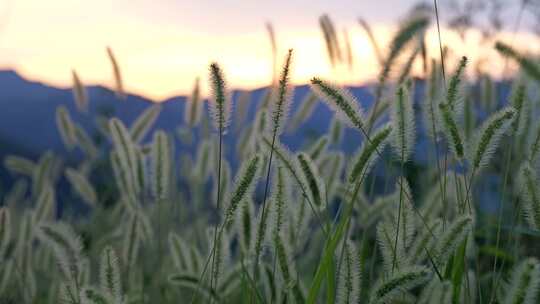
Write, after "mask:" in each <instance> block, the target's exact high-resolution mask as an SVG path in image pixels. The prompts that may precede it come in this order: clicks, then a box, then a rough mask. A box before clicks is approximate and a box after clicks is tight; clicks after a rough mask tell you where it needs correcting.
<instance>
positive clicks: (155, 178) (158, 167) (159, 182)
mask: <svg viewBox="0 0 540 304" xmlns="http://www.w3.org/2000/svg"><path fill="white" fill-rule="evenodd" d="M151 164H152V166H151V168H152V169H151V174H152V192H153V194H154V197H155V198H157V199H158V200H163V199H166V198H168V197H169V194H170V180H171V178H170V177H171V175H172V170H171V169H172V156H171V146H170V142H169V139H168V138H167V134H166V133H165V132H163V131H157V132H156V133H154V139H153V142H152V154H151Z"/></svg>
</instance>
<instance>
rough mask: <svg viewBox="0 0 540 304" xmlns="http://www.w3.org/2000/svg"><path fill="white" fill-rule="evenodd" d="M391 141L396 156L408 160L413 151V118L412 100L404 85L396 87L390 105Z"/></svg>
mask: <svg viewBox="0 0 540 304" xmlns="http://www.w3.org/2000/svg"><path fill="white" fill-rule="evenodd" d="M391 109H392V111H391V121H392V129H393V132H392V141H391V144H392V146H393V147H394V152H395V155H396V157H397V158H398V159H399V160H400V161H408V160H409V159H410V157H411V155H412V153H413V151H414V141H415V130H416V125H415V120H414V112H413V106H412V100H411V97H410V96H409V92H408V89H407V88H406V87H405V86H401V87H399V88H398V91H397V93H396V99H395V101H394V102H393V103H392V107H391Z"/></svg>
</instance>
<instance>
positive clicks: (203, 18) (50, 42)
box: [0, 0, 540, 100]
mask: <svg viewBox="0 0 540 304" xmlns="http://www.w3.org/2000/svg"><path fill="white" fill-rule="evenodd" d="M416 2H417V1H409V0H407V1H405V0H399V1H397V0H394V1H391V0H379V1H377V2H376V4H373V3H374V2H373V1H367V0H366V1H358V0H354V1H353V0H335V1H328V0H311V1H306V0H302V1H285V0H274V1H265V2H260V1H246V0H233V1H230V0H229V1H211V0H196V1H186V0H131V1H127V0H92V1H84V0H48V1H43V0H1V1H0V68H2V69H16V70H17V71H18V72H19V73H21V74H22V75H23V76H25V77H27V78H29V79H32V80H39V81H43V82H46V83H49V84H52V85H58V86H70V84H71V69H75V70H77V72H78V74H79V76H80V78H81V79H82V80H83V82H85V83H86V84H96V83H99V84H105V85H110V84H111V83H112V73H111V67H110V64H109V61H108V59H107V54H106V51H105V48H106V47H107V46H111V47H112V49H113V50H114V52H115V54H116V57H117V59H118V61H119V64H120V67H121V69H122V74H123V77H124V82H125V86H126V88H127V90H128V91H130V92H133V93H138V94H142V95H145V96H148V97H150V98H153V99H154V100H161V99H164V98H166V97H169V96H172V95H175V94H185V93H187V92H189V91H190V90H191V87H192V85H193V82H194V79H195V78H196V77H197V76H200V77H201V78H202V79H206V77H207V66H208V64H209V63H210V62H211V61H218V62H220V63H221V64H222V66H223V68H224V70H225V73H226V75H227V78H228V81H229V83H230V85H231V86H232V87H236V88H243V87H245V88H252V87H257V86H263V85H266V84H268V83H269V82H270V81H271V77H272V71H271V70H272V68H271V63H272V60H271V49H270V43H269V39H268V35H267V32H266V29H265V22H267V21H270V22H272V24H273V25H274V27H275V31H276V36H277V44H278V49H279V52H280V54H284V52H285V51H286V50H287V49H288V48H294V49H295V72H294V74H293V81H294V82H296V83H302V82H305V81H307V80H308V79H309V78H310V77H312V76H314V75H319V76H323V77H327V78H332V79H334V80H336V81H339V82H341V83H348V84H360V83H362V82H364V81H367V80H371V79H373V78H374V76H375V75H376V73H377V70H378V65H377V63H376V60H375V59H374V55H373V52H372V49H371V46H370V44H369V43H368V40H367V38H366V36H365V34H364V32H363V31H362V30H361V28H360V27H359V26H358V23H357V18H358V17H360V16H362V17H364V18H365V19H366V20H368V21H369V22H370V24H371V25H372V27H373V28H374V31H375V34H376V36H377V39H378V40H379V41H380V43H381V45H382V46H385V45H386V43H387V42H388V40H389V38H390V37H391V34H392V33H393V31H395V29H396V26H397V23H398V22H399V20H400V18H401V17H402V16H403V15H404V14H405V13H406V12H407V10H408V9H409V8H410V6H411V5H412V4H414V3H416ZM517 12H518V9H517V8H516V9H513V10H507V11H506V13H505V18H508V19H510V20H514V19H515V18H516V16H517ZM324 13H327V14H329V16H330V17H331V18H332V20H333V21H334V22H335V24H336V27H337V29H338V30H339V31H340V33H341V31H342V30H344V29H347V30H348V31H349V35H350V37H351V43H352V49H353V53H354V56H355V66H354V69H353V71H352V72H351V71H348V69H346V68H345V67H341V68H338V69H337V70H335V71H332V70H331V68H330V65H329V63H328V59H327V54H326V48H325V45H324V42H323V40H322V35H321V32H320V29H319V26H318V17H319V16H321V15H322V14H324ZM444 14H445V12H444V11H442V12H441V15H442V17H443V18H444ZM442 36H443V43H444V44H447V45H451V46H452V48H453V49H454V50H456V52H460V54H455V55H459V56H461V55H463V54H467V55H468V56H469V57H471V59H472V60H473V61H474V60H475V59H478V58H479V57H480V56H479V55H480V53H482V54H483V55H490V54H491V53H492V52H491V51H488V52H486V48H483V47H482V46H480V43H479V41H480V33H479V32H478V31H471V32H470V33H469V35H467V37H466V38H467V39H466V40H465V41H462V40H461V39H460V38H459V36H458V35H457V34H456V33H454V32H451V31H449V30H446V29H443V32H442ZM500 38H501V39H505V40H507V41H512V39H513V38H512V34H511V31H507V32H504V33H502V34H501V37H500ZM537 40H538V39H537V38H536V36H534V35H533V34H532V33H528V32H527V30H526V26H524V27H522V29H521V30H520V31H519V33H518V35H517V36H516V38H515V41H517V42H523V41H527V44H526V45H521V44H520V45H518V47H520V48H523V49H524V50H527V51H531V52H534V51H538V50H540V46H539V43H538V41H537ZM437 41H438V40H437V35H436V32H435V31H434V28H433V27H432V28H431V29H430V31H429V33H428V43H429V48H430V50H431V52H430V56H436V55H437V52H436V50H437V47H438V46H437ZM491 55H494V56H493V58H496V59H493V60H492V61H490V69H498V67H499V68H500V67H502V61H501V60H500V59H498V57H497V56H496V54H491ZM280 57H282V56H280Z"/></svg>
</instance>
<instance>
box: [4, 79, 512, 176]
mask: <svg viewBox="0 0 540 304" xmlns="http://www.w3.org/2000/svg"><path fill="white" fill-rule="evenodd" d="M424 87H425V85H424V82H423V81H418V82H417V84H416V86H415V92H414V96H415V97H414V100H415V104H416V109H417V117H418V119H419V120H420V111H418V109H419V107H418V103H419V101H420V100H421V97H422V96H423V92H424ZM0 88H2V91H1V92H0V104H1V105H0V109H1V110H0V158H1V159H3V158H4V157H5V156H6V155H8V154H17V155H21V156H25V157H29V158H32V159H36V158H37V157H38V156H39V155H41V154H43V153H44V152H45V151H47V150H51V151H53V152H54V153H55V154H57V155H59V156H62V157H63V158H64V159H65V160H66V161H67V162H70V160H71V161H72V162H73V161H76V159H77V157H80V154H79V155H77V153H74V152H69V151H67V150H66V148H65V147H64V145H63V143H62V141H61V138H60V134H59V132H58V130H57V128H56V121H55V111H56V108H57V107H58V106H60V105H63V106H65V107H67V109H68V110H69V112H70V114H71V116H72V119H73V120H74V121H75V122H77V123H79V124H81V125H82V126H83V127H84V128H85V129H86V130H87V132H88V133H89V134H91V135H92V134H99V132H98V131H97V129H96V123H95V119H96V116H97V115H96V114H98V113H101V114H104V113H106V114H107V115H109V116H115V117H118V118H120V119H121V120H122V121H123V122H124V123H126V124H127V125H128V126H129V125H130V124H131V123H132V122H133V121H134V120H135V119H136V118H137V117H138V115H140V113H142V112H143V111H144V110H145V109H146V108H148V107H149V106H151V105H152V104H153V103H152V102H151V101H150V100H148V99H146V98H144V97H141V96H137V95H132V94H128V96H127V98H126V100H119V99H118V98H116V97H115V94H114V92H113V91H111V90H110V89H108V88H105V87H102V86H89V87H87V88H86V89H87V93H88V97H89V109H88V112H87V113H80V112H78V111H77V110H76V107H75V103H74V101H73V96H72V92H71V90H70V89H61V88H56V87H52V86H47V85H44V84H42V83H38V82H31V81H28V80H26V79H24V78H22V77H21V76H20V75H18V74H17V73H16V72H14V71H10V70H4V71H0ZM349 89H350V91H351V92H352V93H353V95H355V96H356V97H357V99H358V100H359V102H360V103H361V104H362V105H361V106H362V107H363V108H369V107H370V105H371V103H372V102H373V96H372V94H371V93H370V92H371V88H370V86H361V87H350V88H349ZM498 89H499V91H500V92H499V94H498V99H499V100H502V101H504V100H506V97H507V95H508V92H509V91H510V90H509V87H508V85H499V86H498ZM308 91H309V87H308V86H306V85H304V86H298V87H296V88H295V91H294V97H293V102H292V106H291V110H290V112H291V113H294V112H296V111H297V110H298V108H299V105H300V103H301V100H302V99H303V98H304V97H305V96H306V94H307V93H308ZM264 92H265V88H260V89H256V90H253V91H252V92H251V102H250V104H249V109H248V115H247V120H248V122H249V121H253V119H254V117H255V111H256V109H257V107H258V105H259V103H260V102H261V100H262V99H263V96H264ZM238 95H239V92H238V91H235V92H233V100H236V99H237V97H238ZM185 101H186V97H185V96H177V97H173V98H169V99H167V100H165V101H163V102H162V103H161V105H162V111H161V113H160V115H159V117H158V119H157V121H156V124H155V126H154V129H163V130H165V131H167V132H169V133H175V131H176V129H177V128H178V127H179V126H182V125H183V124H184V122H183V116H184V108H185ZM478 114H479V116H480V117H482V116H483V115H482V113H478ZM332 115H333V114H332V112H331V110H330V109H329V108H328V107H327V106H326V105H325V104H323V103H319V104H317V105H316V106H315V109H314V111H313V113H312V115H311V116H310V117H309V119H307V121H305V123H303V124H302V125H301V126H300V127H299V128H298V129H297V130H296V131H295V132H293V133H285V134H283V135H282V137H281V141H282V142H283V143H284V144H285V145H286V146H288V147H289V148H290V149H291V150H293V151H295V150H297V149H299V148H301V147H303V146H305V145H306V144H307V143H310V142H312V141H313V140H314V139H316V138H317V137H318V136H320V135H321V134H324V133H326V131H327V129H328V128H329V125H330V122H331V118H332ZM417 125H418V128H417V132H418V136H417V146H416V153H415V154H414V155H415V156H414V157H415V161H416V162H419V163H422V162H425V161H426V158H427V152H426V147H427V141H426V136H425V134H424V133H425V132H424V131H423V128H422V122H421V121H418V122H417ZM246 127H249V125H246ZM195 134H197V132H195ZM195 137H196V136H195ZM238 137H239V136H238V134H236V133H234V134H231V135H229V136H226V138H225V141H226V145H227V146H228V149H227V150H226V152H225V153H226V155H227V158H228V159H229V160H230V161H231V163H232V165H233V168H234V167H236V165H237V163H238V160H237V159H234V157H235V150H234V147H235V146H236V143H237V141H238ZM195 140H197V138H195ZM176 141H177V142H176V152H177V153H182V152H190V151H189V149H188V147H184V146H182V145H181V143H180V141H179V140H178V139H177V140H176ZM360 142H361V136H360V134H359V133H358V132H355V131H353V130H350V129H346V131H345V134H344V137H343V140H342V144H341V146H340V147H333V148H334V149H340V150H342V151H344V152H346V153H352V152H353V151H355V149H356V148H357V147H358V146H359V144H360ZM191 152H192V151H191ZM4 172H5V170H3V168H0V177H1V178H2V179H4V178H5V173H4ZM4 180H5V179H4Z"/></svg>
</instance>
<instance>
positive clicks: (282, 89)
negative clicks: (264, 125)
mask: <svg viewBox="0 0 540 304" xmlns="http://www.w3.org/2000/svg"><path fill="white" fill-rule="evenodd" d="M291 59H292V49H290V50H289V52H288V54H287V57H286V59H285V65H284V67H283V71H282V74H281V79H280V81H279V96H278V100H277V101H276V102H277V104H276V110H275V111H274V117H273V123H274V124H273V128H272V143H271V145H270V155H269V158H268V168H267V170H266V183H265V185H264V195H263V201H262V205H261V208H262V213H261V221H260V222H259V230H261V229H262V226H263V221H264V218H265V214H266V212H267V210H266V200H267V197H268V190H269V186H270V171H271V169H272V159H273V156H274V145H275V143H276V139H277V136H278V134H279V129H280V123H281V120H282V116H283V115H285V113H284V111H285V107H286V106H287V105H286V104H285V103H286V102H288V101H287V100H286V98H287V94H288V92H287V91H288V88H287V86H288V85H289V73H290V64H291ZM259 258H260V251H257V252H256V253H255V261H254V263H253V265H254V266H253V267H254V268H253V275H254V281H255V284H256V283H257V280H258V271H257V267H258V263H259Z"/></svg>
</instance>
